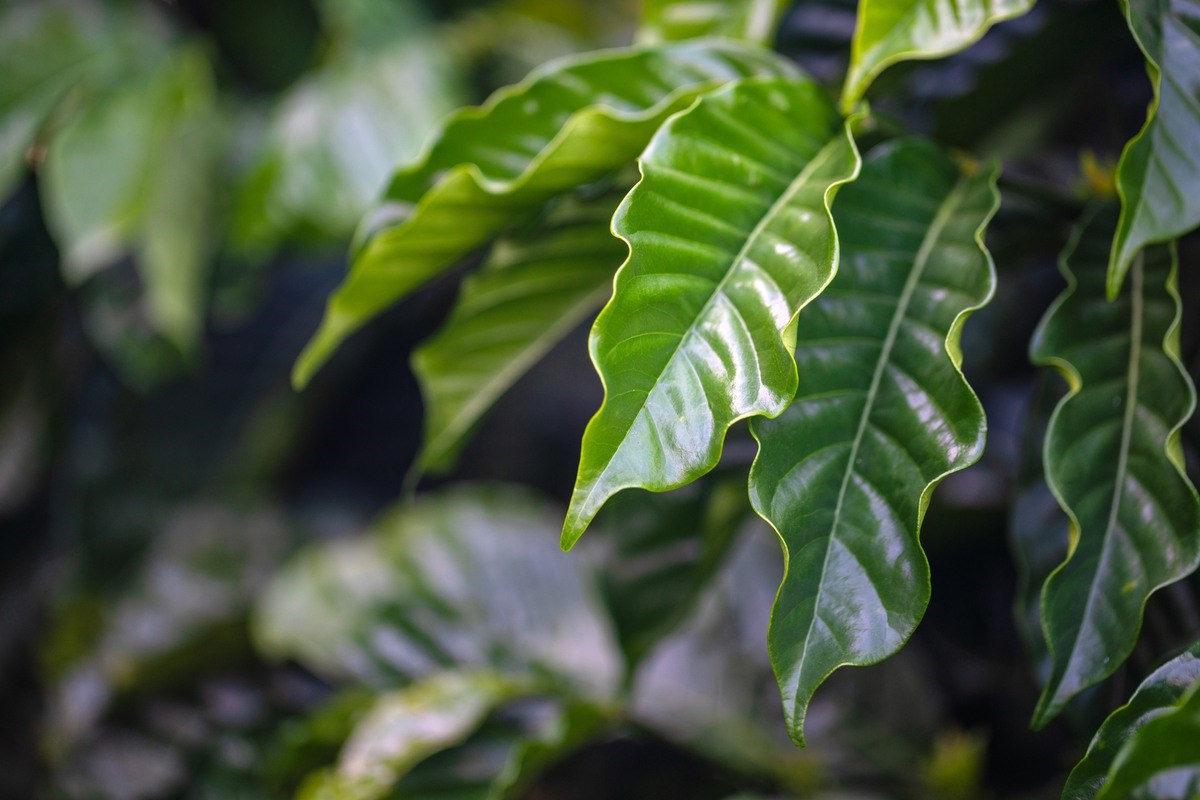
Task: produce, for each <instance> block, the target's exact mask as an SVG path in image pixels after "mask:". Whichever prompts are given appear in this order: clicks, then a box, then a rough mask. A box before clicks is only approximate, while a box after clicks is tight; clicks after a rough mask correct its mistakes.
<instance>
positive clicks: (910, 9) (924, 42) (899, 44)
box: [842, 0, 1033, 110]
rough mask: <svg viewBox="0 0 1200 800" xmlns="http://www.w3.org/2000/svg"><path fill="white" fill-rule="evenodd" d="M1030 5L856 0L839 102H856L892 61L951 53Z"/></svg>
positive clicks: (1014, 0) (1026, 0) (1001, 0)
mask: <svg viewBox="0 0 1200 800" xmlns="http://www.w3.org/2000/svg"><path fill="white" fill-rule="evenodd" d="M1032 7H1033V0H859V4H858V27H857V28H856V29H855V31H854V41H853V43H852V44H851V47H850V68H849V71H848V72H847V73H846V83H845V86H844V87H843V88H842V107H843V108H844V109H847V110H849V109H851V108H853V107H854V106H855V105H857V103H858V101H859V100H861V99H862V97H863V95H864V94H866V91H867V87H869V86H870V85H871V83H872V82H873V81H874V80H875V79H876V78H878V77H879V75H880V73H882V72H883V71H884V70H885V69H887V68H888V67H890V66H891V65H893V64H896V63H898V62H901V61H911V60H917V59H931V58H942V57H943V56H948V55H950V54H952V53H956V52H958V51H959V50H962V49H964V48H966V47H968V46H969V45H971V44H974V43H975V42H976V41H978V40H979V39H980V37H982V36H983V35H984V34H985V33H987V31H988V29H989V28H991V27H992V26H993V25H995V24H996V23H997V22H1002V21H1004V20H1006V19H1011V18H1013V17H1019V16H1020V15H1022V14H1024V13H1025V12H1026V11H1028V10H1029V9H1030V8H1032Z"/></svg>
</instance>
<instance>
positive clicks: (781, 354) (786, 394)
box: [563, 79, 859, 547]
mask: <svg viewBox="0 0 1200 800" xmlns="http://www.w3.org/2000/svg"><path fill="white" fill-rule="evenodd" d="M858 164H859V160H858V153H857V151H856V150H855V147H854V144H853V141H852V140H851V139H850V137H849V133H848V132H847V130H846V129H845V126H844V125H843V123H842V120H841V119H840V118H839V116H838V114H837V112H836V109H835V108H834V107H833V104H832V102H830V100H829V99H828V98H827V97H826V96H825V94H824V93H823V92H822V90H821V89H820V87H819V86H817V85H816V84H815V83H813V82H812V81H810V80H808V79H791V80H788V79H752V80H747V81H744V82H741V83H738V84H735V85H733V86H731V87H729V88H727V89H725V90H723V91H721V92H717V93H714V94H711V95H708V96H706V97H705V98H703V99H701V100H700V101H699V102H698V103H697V104H696V105H695V106H693V108H692V109H691V110H689V111H688V112H687V113H686V114H681V115H679V116H677V117H675V118H674V119H673V120H671V121H670V122H669V123H668V124H667V125H666V126H664V128H663V129H662V130H661V131H660V132H659V133H658V134H657V135H656V136H655V137H654V140H653V141H652V142H651V143H650V146H649V147H648V148H647V149H646V152H645V154H644V155H643V156H642V159H641V170H642V176H643V177H642V180H641V182H640V183H639V184H638V185H637V186H636V187H635V188H634V189H633V191H632V192H631V193H630V194H629V196H628V197H627V198H626V199H625V202H624V203H623V204H622V206H621V208H620V209H619V210H618V211H617V214H616V217H615V218H614V220H613V229H614V231H615V232H616V233H617V234H618V235H619V236H621V237H622V238H623V239H624V240H625V241H626V242H628V244H629V247H630V256H629V260H628V261H627V262H626V263H625V265H624V266H622V267H621V269H620V271H619V272H618V273H617V278H616V286H615V290H614V294H613V299H612V300H611V301H610V302H609V304H608V305H607V306H606V307H605V309H604V310H603V311H602V312H601V313H600V317H599V318H598V319H597V320H596V324H595V326H594V327H593V328H592V335H591V340H590V349H591V353H592V360H593V361H594V362H595V364H596V368H597V370H598V371H599V372H600V375H601V378H602V380H603V382H604V386H605V400H604V404H603V405H602V406H601V407H600V410H599V411H598V412H597V413H596V416H595V417H593V418H592V421H591V422H590V423H589V424H588V427H587V430H586V431H585V433H584V436H583V449H582V454H581V457H580V464H579V475H578V478H577V480H576V484H575V491H574V494H573V495H572V498H571V506H570V508H569V509H568V511H567V519H566V522H565V523H564V525H563V545H564V546H565V547H570V546H571V545H572V544H574V542H575V541H576V540H578V538H579V536H580V535H582V533H583V531H584V529H586V527H587V525H588V523H589V522H590V521H591V519H592V518H593V517H594V516H595V515H596V512H597V511H599V509H600V507H601V506H602V505H603V503H604V502H605V500H606V499H607V498H609V497H611V496H612V495H613V494H615V493H617V492H618V491H620V490H622V489H626V488H632V487H640V488H645V489H650V490H653V491H665V490H667V489H671V488H675V487H678V486H681V485H683V484H686V483H688V482H689V481H691V480H694V479H695V478H697V477H699V476H700V475H702V474H703V473H705V472H707V471H708V470H710V469H712V467H713V466H715V465H716V462H717V459H718V458H719V456H720V451H721V446H722V443H723V441H724V436H725V432H726V430H727V429H728V428H729V426H730V425H731V424H732V423H733V422H734V421H736V420H738V419H741V418H744V417H748V416H752V415H756V414H766V415H776V414H778V413H779V412H780V411H782V410H783V409H784V407H786V405H787V403H788V401H789V400H790V399H791V397H792V395H793V394H794V392H795V388H796V365H795V362H794V360H793V359H792V355H791V348H790V346H789V343H788V341H787V338H788V337H787V336H786V335H785V333H786V331H787V329H788V328H789V327H790V326H791V325H792V322H793V320H794V319H795V316H796V314H797V313H798V312H799V310H800V308H801V307H803V306H804V305H805V304H806V303H807V302H809V301H810V300H811V299H812V298H813V297H814V296H816V295H817V294H818V293H819V292H820V291H821V289H822V288H824V286H825V284H826V283H827V282H828V281H829V278H830V276H831V275H832V273H833V269H834V265H835V264H836V261H837V237H836V234H835V233H834V230H833V225H832V221H831V219H830V214H829V204H830V202H831V200H832V195H833V193H834V191H835V190H836V187H837V186H839V185H840V184H842V183H844V182H846V181H848V180H850V179H852V178H853V176H854V175H855V174H856V173H857V171H858Z"/></svg>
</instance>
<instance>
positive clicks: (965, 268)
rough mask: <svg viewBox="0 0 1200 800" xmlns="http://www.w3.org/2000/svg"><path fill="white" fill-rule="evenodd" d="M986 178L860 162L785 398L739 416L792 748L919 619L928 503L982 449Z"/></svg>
mask: <svg viewBox="0 0 1200 800" xmlns="http://www.w3.org/2000/svg"><path fill="white" fill-rule="evenodd" d="M996 177H997V171H996V170H995V169H994V168H988V169H983V170H980V171H977V172H975V173H974V174H971V175H964V174H962V173H960V171H959V169H958V168H957V167H956V166H955V164H954V162H953V161H951V160H950V158H949V157H948V156H946V155H945V154H944V153H942V152H941V151H940V150H938V149H937V148H936V147H935V146H934V145H932V144H930V143H929V142H927V141H923V140H917V139H908V140H900V141H898V142H896V143H893V144H889V145H885V146H883V147H881V148H879V149H877V150H876V151H875V152H873V153H872V154H871V157H870V158H868V159H867V161H866V163H865V164H864V166H863V170H862V175H861V176H860V177H859V179H858V180H857V181H856V182H855V183H853V184H851V185H850V186H849V187H847V188H846V189H845V190H843V192H842V194H841V195H840V196H839V197H838V200H837V205H836V208H835V213H834V220H835V222H836V224H837V226H838V232H839V234H840V236H841V238H842V260H841V267H840V269H839V271H838V274H837V277H835V278H834V280H833V282H832V283H831V284H830V285H829V287H828V288H827V289H826V290H825V291H824V292H823V293H822V294H821V296H820V297H819V298H818V299H817V300H816V302H814V303H813V304H812V305H811V306H810V307H809V308H807V309H805V310H804V312H803V313H802V314H801V315H800V319H799V324H798V328H797V333H796V364H797V365H798V366H799V371H800V388H799V391H798V392H797V394H796V398H795V400H794V401H793V402H792V405H791V406H790V407H789V408H788V410H787V411H786V412H784V414H782V415H781V416H780V417H779V418H778V419H775V420H756V421H755V422H754V424H753V425H752V426H751V430H752V432H753V433H754V435H755V437H756V438H757V439H758V440H759V444H760V453H759V456H758V458H757V459H756V461H755V463H754V467H753V468H752V470H751V473H750V497H751V501H752V502H753V503H754V507H755V509H756V510H757V511H758V512H759V514H761V515H762V516H763V518H764V519H766V520H767V521H768V522H770V523H771V524H772V525H773V526H774V527H775V530H776V531H778V533H779V536H780V538H781V539H782V542H783V546H784V553H785V556H784V563H785V564H786V565H787V566H786V571H785V575H784V579H783V582H782V584H781V586H780V588H779V594H778V597H777V599H776V604H775V609H774V611H773V613H772V618H771V630H770V633H769V639H768V641H769V645H770V649H771V659H772V663H773V666H774V667H775V673H776V676H777V678H778V680H779V686H780V690H781V691H782V693H783V700H784V711H785V714H786V716H787V720H788V727H789V730H790V732H791V734H792V736H793V738H794V739H795V740H796V741H797V742H798V743H800V744H803V741H804V735H803V728H804V717H805V714H806V712H807V710H808V704H809V701H810V699H811V698H812V695H813V692H814V691H815V690H816V688H817V687H818V686H819V685H820V684H821V683H822V682H824V680H825V679H826V678H827V677H828V676H829V675H830V674H831V673H832V672H833V671H834V670H835V669H837V668H838V667H840V666H843V665H867V664H873V663H875V662H878V661H881V660H883V659H884V658H887V657H888V656H890V655H891V654H893V653H895V652H896V651H897V650H898V649H900V647H901V646H902V645H903V644H904V642H905V641H907V639H908V637H909V636H910V635H911V634H912V632H913V630H914V629H915V628H916V626H917V623H918V622H919V621H920V619H921V616H922V615H923V614H924V612H925V607H926V605H927V604H928V601H929V565H928V563H927V562H926V559H925V555H924V553H923V552H922V550H921V545H920V541H919V532H920V527H921V520H922V518H923V517H924V515H925V510H926V508H927V507H928V505H929V498H930V495H931V494H932V492H933V489H934V487H935V486H936V485H937V484H938V482H940V481H941V480H942V478H944V477H945V476H946V475H949V474H950V473H952V472H955V471H958V470H960V469H963V468H965V467H967V466H969V465H970V464H972V463H974V461H975V460H976V459H978V458H979V456H980V454H981V453H982V451H983V442H984V435H985V430H986V423H985V420H984V415H983V409H982V408H981V407H980V405H979V400H978V399H977V398H976V396H975V393H974V392H973V391H972V390H971V387H970V386H968V385H967V382H966V379H965V378H963V375H962V371H961V366H960V363H961V358H962V356H961V353H960V351H959V344H958V343H959V335H960V332H961V329H962V325H963V322H964V321H965V320H966V318H967V317H968V316H969V315H970V314H971V312H973V311H975V310H976V309H978V308H980V307H981V306H983V305H984V304H986V303H987V302H988V300H989V299H990V298H991V296H992V292H993V289H994V288H995V274H994V270H993V267H992V260H991V256H990V255H989V254H988V252H987V250H986V249H985V248H984V246H983V231H984V228H985V227H986V225H987V223H988V221H989V220H990V219H991V217H992V215H993V214H994V213H995V211H996V207H997V205H998V203H999V195H998V193H997V191H996Z"/></svg>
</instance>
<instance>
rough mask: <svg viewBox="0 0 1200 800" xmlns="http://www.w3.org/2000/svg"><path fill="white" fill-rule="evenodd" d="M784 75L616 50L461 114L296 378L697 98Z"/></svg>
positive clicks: (534, 78)
mask: <svg viewBox="0 0 1200 800" xmlns="http://www.w3.org/2000/svg"><path fill="white" fill-rule="evenodd" d="M791 71H792V68H791V67H790V66H788V65H787V64H786V63H785V62H784V61H783V60H781V59H779V58H778V57H776V56H774V55H773V54H771V53H769V52H767V51H765V50H761V49H759V48H755V47H752V46H748V45H740V44H737V43H735V42H730V41H720V40H717V41H696V42H685V43H681V44H665V45H658V46H650V47H640V48H633V49H627V50H613V51H605V52H601V53H598V54H590V55H587V56H582V57H573V58H569V59H565V60H561V61H557V62H552V63H551V64H548V65H547V66H545V67H544V68H542V69H539V70H537V71H535V72H534V73H533V74H531V75H530V76H529V77H528V78H527V79H526V80H524V81H522V82H521V83H519V84H516V85H515V86H512V87H508V88H506V89H502V90H501V91H499V92H497V93H496V94H495V95H493V97H492V98H491V99H490V100H489V101H488V102H487V103H486V104H484V105H483V106H481V107H479V108H469V109H465V110H463V111H460V112H459V113H458V114H456V115H455V116H454V117H452V118H451V119H450V121H449V122H448V123H447V124H446V126H445V128H444V129H443V130H442V132H441V133H440V135H438V136H437V137H436V138H435V139H434V140H433V142H432V144H431V145H430V146H429V147H428V149H427V150H426V152H425V154H424V156H423V157H422V158H420V159H419V160H418V161H417V162H415V163H414V164H413V165H412V166H410V167H407V168H405V169H403V170H401V171H400V172H399V173H397V174H396V176H395V177H394V178H393V179H392V182H391V185H390V186H389V187H388V190H387V194H386V197H385V205H384V207H383V208H382V209H381V210H380V214H379V215H377V219H376V221H375V225H374V228H375V229H374V230H371V231H368V232H366V234H365V237H366V238H365V241H363V242H361V243H360V244H359V245H358V247H357V248H356V251H355V253H354V255H353V263H352V265H351V270H350V274H349V275H348V276H347V278H346V280H345V282H343V284H342V286H341V287H340V288H339V289H338V290H337V291H336V292H335V294H334V295H333V297H331V298H330V301H329V304H328V307H327V309H326V313H325V318H324V320H323V321H322V323H321V327H320V328H319V329H318V331H317V333H316V334H315V336H314V338H313V340H312V341H311V342H310V343H309V345H308V347H307V348H306V349H305V351H304V352H303V353H302V354H301V356H300V359H299V361H298V362H297V364H296V370H295V381H296V383H297V384H300V385H303V384H304V383H306V382H307V380H308V379H309V378H310V377H311V376H312V374H313V373H314V372H315V371H316V370H317V369H318V368H319V367H320V365H321V364H322V363H324V362H325V360H326V359H328V358H329V356H330V355H331V354H332V352H333V350H334V349H336V348H337V346H338V344H339V343H340V342H341V341H342V340H343V339H345V338H346V337H347V336H349V335H350V334H351V333H352V332H354V331H355V330H357V329H358V328H359V327H361V326H362V325H363V324H364V323H365V322H366V321H367V320H368V319H370V318H371V317H373V316H374V315H376V314H377V313H379V312H380V311H382V310H383V309H384V308H387V307H388V306H389V305H391V304H392V303H395V302H397V301H398V300H400V299H401V298H403V297H404V296H405V295H407V294H408V293H409V292H411V291H412V290H413V289H415V288H417V287H418V286H420V285H422V284H424V283H425V282H426V281H428V280H430V279H431V278H433V277H434V276H436V275H437V274H439V273H440V272H442V271H443V270H445V269H447V268H448V267H449V266H450V265H452V264H453V263H454V262H455V261H456V260H458V259H459V258H461V257H462V256H463V255H465V254H467V253H469V252H470V251H472V250H474V249H475V248H477V247H479V246H480V245H482V244H485V243H486V242H487V241H489V240H490V239H491V238H492V237H494V236H495V235H496V234H497V233H499V232H501V231H502V230H503V229H504V228H505V227H506V226H508V225H510V224H511V223H512V222H513V221H514V220H519V219H521V218H522V217H525V216H528V215H530V214H531V213H532V212H533V211H535V210H536V209H538V208H539V207H541V206H542V204H544V203H545V202H546V201H547V200H549V199H550V198H551V197H553V196H555V195H557V194H561V193H562V192H564V191H566V190H568V189H572V188H574V187H576V186H579V185H581V184H585V183H589V182H591V181H594V180H596V179H598V178H600V177H603V176H604V175H606V174H608V173H610V172H612V171H613V170H615V169H617V168H618V167H621V166H623V165H625V164H626V163H628V162H630V161H632V160H633V158H634V157H635V156H636V155H637V154H638V152H640V151H641V149H642V148H643V147H644V146H645V144H646V142H647V141H648V140H649V139H650V137H651V135H652V134H653V133H654V131H655V130H656V129H657V128H658V126H659V125H660V124H661V123H662V121H663V120H664V119H666V118H667V117H668V116H670V115H671V114H673V113H674V112H676V111H678V110H680V109H682V108H685V107H686V106H687V105H688V104H689V103H691V102H692V101H693V100H694V99H695V98H696V97H697V96H698V95H700V94H702V93H704V92H706V91H710V90H712V89H714V88H716V87H718V86H720V85H722V84H724V83H726V82H728V81H730V80H733V79H736V78H741V77H745V76H747V75H763V74H765V75H780V74H789V73H790V72H791Z"/></svg>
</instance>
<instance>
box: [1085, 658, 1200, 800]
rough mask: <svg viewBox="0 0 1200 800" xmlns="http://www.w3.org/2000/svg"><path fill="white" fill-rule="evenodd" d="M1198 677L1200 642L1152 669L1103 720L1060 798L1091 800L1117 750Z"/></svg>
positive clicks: (1170, 707)
mask: <svg viewBox="0 0 1200 800" xmlns="http://www.w3.org/2000/svg"><path fill="white" fill-rule="evenodd" d="M1198 681H1200V644H1196V645H1193V646H1192V648H1191V649H1190V650H1188V651H1187V652H1186V653H1183V654H1182V655H1179V656H1177V657H1176V658H1173V659H1171V660H1170V661H1168V662H1167V663H1166V664H1163V665H1162V666H1161V667H1159V668H1158V669H1157V670H1155V671H1154V672H1153V673H1152V674H1151V675H1150V677H1148V678H1146V680H1144V681H1142V685H1141V686H1139V687H1138V689H1137V691H1136V692H1134V695H1133V697H1131V698H1130V700H1129V702H1128V703H1127V704H1126V705H1124V706H1122V707H1121V708H1118V709H1117V710H1116V711H1114V712H1113V713H1112V715H1111V716H1109V718H1108V719H1106V720H1105V721H1104V724H1103V725H1102V726H1100V730H1098V731H1097V732H1096V736H1095V737H1094V738H1093V739H1092V743H1091V744H1090V745H1088V750H1087V754H1086V755H1085V756H1084V757H1083V760H1082V761H1080V762H1079V764H1078V765H1077V766H1076V767H1075V769H1074V770H1072V771H1071V777H1070V778H1068V779H1067V786H1066V788H1065V789H1064V790H1063V795H1062V796H1063V800H1094V798H1095V797H1096V794H1097V793H1098V792H1099V791H1100V789H1101V788H1102V787H1103V786H1104V783H1105V780H1106V776H1107V774H1108V771H1109V769H1110V767H1111V766H1112V764H1113V761H1114V759H1116V757H1117V752H1118V751H1119V750H1120V749H1121V748H1122V747H1123V746H1124V745H1125V743H1126V742H1128V741H1130V740H1131V739H1132V738H1133V737H1134V736H1136V735H1137V732H1138V731H1139V730H1140V729H1141V728H1142V726H1143V725H1145V724H1146V723H1148V722H1149V721H1150V720H1152V719H1156V718H1158V717H1160V716H1162V715H1163V714H1167V713H1170V712H1171V711H1174V710H1175V708H1176V707H1177V705H1178V703H1179V701H1180V700H1181V699H1182V698H1183V696H1184V695H1185V693H1186V692H1187V691H1188V689H1190V688H1191V687H1192V686H1193V685H1194V684H1196V683H1197V682H1198Z"/></svg>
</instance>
